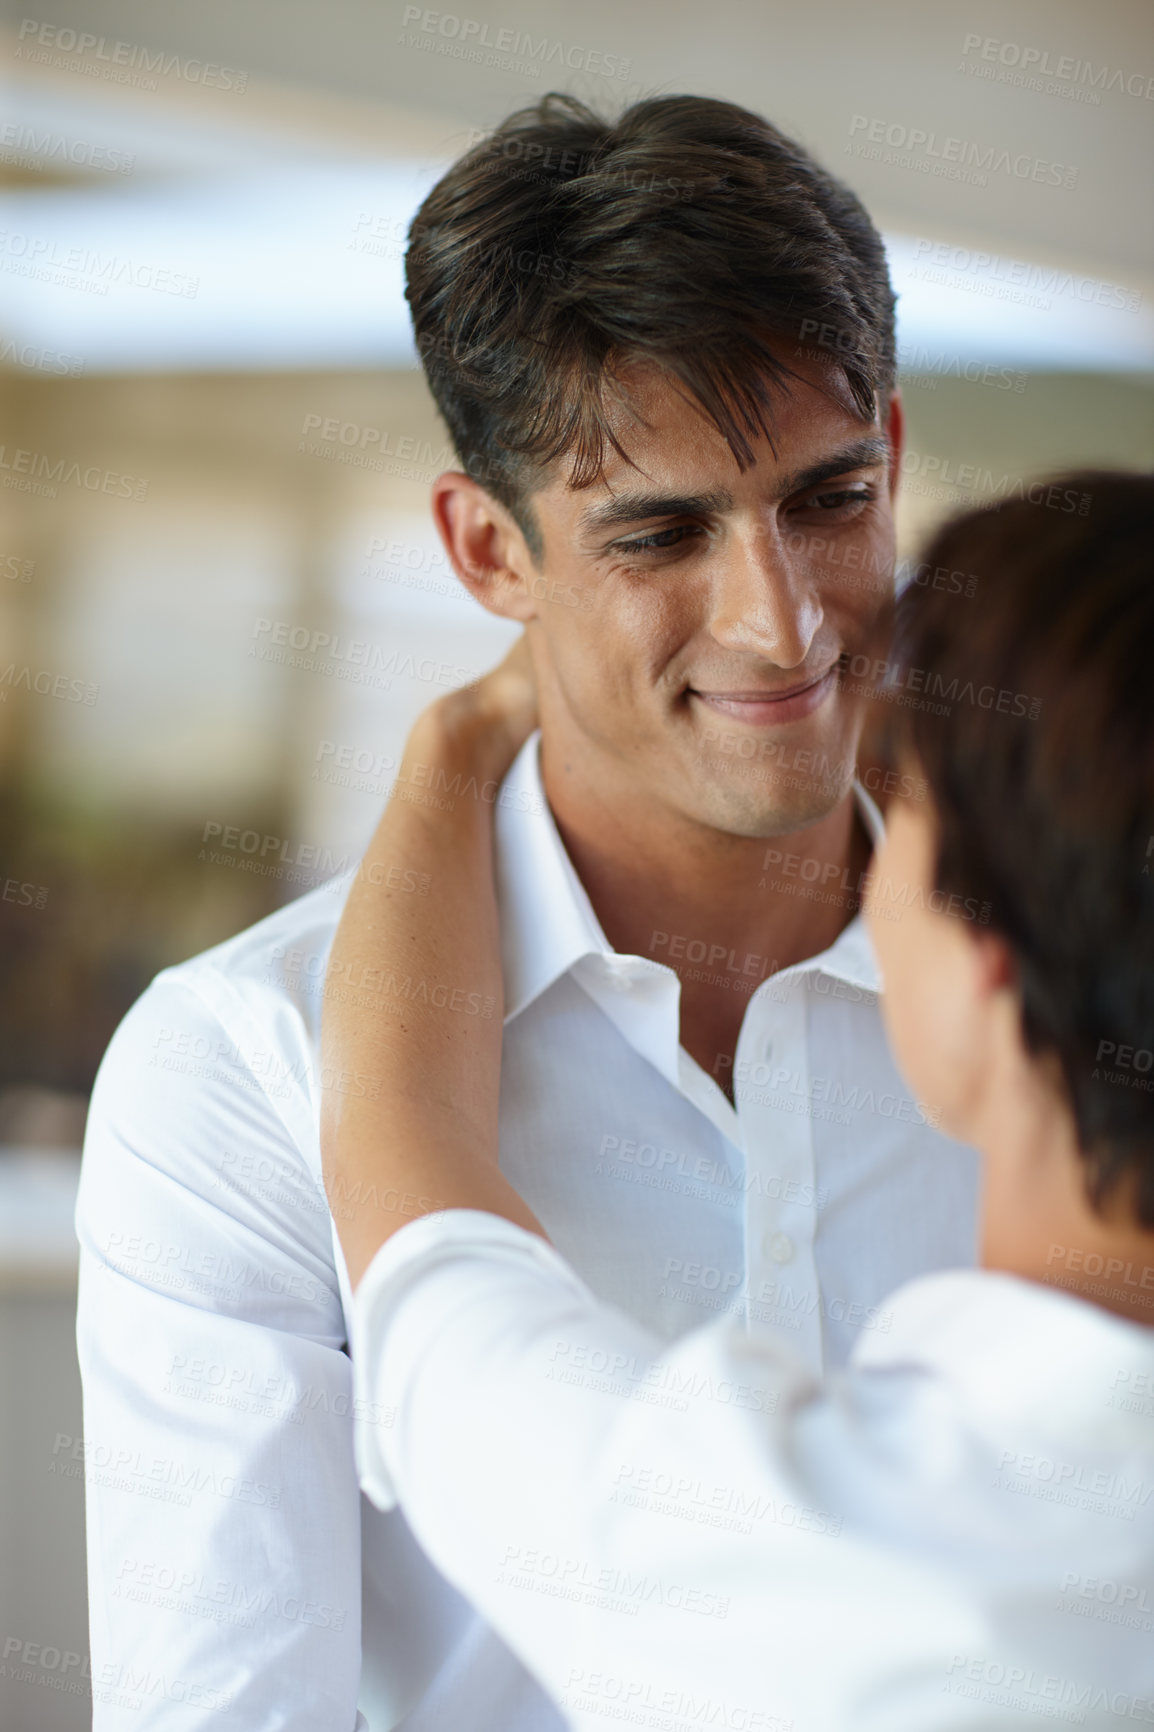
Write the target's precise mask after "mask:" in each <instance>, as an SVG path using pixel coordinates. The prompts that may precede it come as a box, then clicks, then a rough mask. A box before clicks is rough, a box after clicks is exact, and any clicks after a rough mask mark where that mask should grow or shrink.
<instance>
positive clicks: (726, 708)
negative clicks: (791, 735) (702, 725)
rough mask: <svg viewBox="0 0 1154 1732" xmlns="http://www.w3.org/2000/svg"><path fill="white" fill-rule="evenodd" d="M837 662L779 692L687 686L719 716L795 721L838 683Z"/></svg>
mask: <svg viewBox="0 0 1154 1732" xmlns="http://www.w3.org/2000/svg"><path fill="white" fill-rule="evenodd" d="M838 665H839V664H838V663H837V662H834V664H833V666H832V667H829V668H827V669H826V670H825V672H824V673H823V674H818V675H817V677H816V678H810V679H807V680H804V681H800V682H799V683H798V684H796V685H792V686H787V687H786V688H785V689H784V690H782V691H751V692H703V691H698V690H697V688H696V687H692V686H691V687H690V692H691V695H692V696H693V697H695V698H697V700H698V701H699V702H700V703H703V704H705V706H706V707H707V708H708V709H711V710H714V711H716V713H717V714H718V715H722V716H728V717H730V719H731V720H733V721H737V722H746V723H747V724H749V725H750V726H752V727H764V726H765V724H766V723H767V722H768V723H770V724H775V723H776V724H781V723H782V722H795V721H798V720H799V719H800V718H801V717H802V716H808V715H810V714H811V713H812V711H814V710H816V709H817V707H818V705H819V704H822V703H824V702H825V700H826V698H827V697H828V696H829V694H830V692H832V691H833V689H834V687H835V686H836V684H837V671H838Z"/></svg>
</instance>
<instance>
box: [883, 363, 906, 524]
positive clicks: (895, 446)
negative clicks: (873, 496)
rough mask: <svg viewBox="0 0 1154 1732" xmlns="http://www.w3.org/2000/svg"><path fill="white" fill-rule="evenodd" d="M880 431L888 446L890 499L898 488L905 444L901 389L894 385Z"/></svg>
mask: <svg viewBox="0 0 1154 1732" xmlns="http://www.w3.org/2000/svg"><path fill="white" fill-rule="evenodd" d="M882 431H883V432H884V433H885V436H886V439H887V440H888V441H889V447H890V498H891V499H892V498H893V496H894V494H895V493H896V492H897V490H898V476H899V475H900V474H901V467H902V452H903V451H904V450H905V445H906V411H905V405H904V404H903V402H902V394H901V391H900V390H899V389H898V387H897V386H896V385H895V386H894V388H893V390H892V391H891V392H890V400H889V407H888V408H887V410H886V414H885V419H884V421H883V423H882Z"/></svg>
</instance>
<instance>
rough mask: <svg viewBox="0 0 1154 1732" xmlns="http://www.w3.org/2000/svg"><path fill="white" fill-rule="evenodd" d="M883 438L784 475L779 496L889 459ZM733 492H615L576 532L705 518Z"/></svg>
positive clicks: (727, 507) (727, 505)
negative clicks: (656, 520)
mask: <svg viewBox="0 0 1154 1732" xmlns="http://www.w3.org/2000/svg"><path fill="white" fill-rule="evenodd" d="M889 454H890V447H889V443H888V441H887V440H886V439H884V438H881V437H878V438H873V439H858V440H856V441H855V442H854V443H853V444H852V445H847V446H845V448H844V449H843V450H841V451H837V452H835V453H834V455H833V456H832V457H826V458H823V459H822V461H821V462H820V463H814V464H811V465H810V466H809V468H808V469H799V470H798V471H797V472H796V473H795V474H793V475H786V476H784V477H783V478H782V480H781V482H780V484H779V489H778V492H779V497H781V498H783V499H787V498H788V497H789V496H790V494H792V493H801V492H803V491H804V490H805V489H806V488H810V487H817V486H819V485H820V484H821V482H823V481H829V480H831V479H832V478H833V477H834V476H835V475H847V474H849V472H850V471H851V470H854V469H871V468H875V467H876V466H877V465H878V464H879V463H883V464H884V463H886V462H887V461H888V459H889ZM732 509H733V495H732V493H729V492H728V491H727V490H726V489H724V488H722V489H720V490H719V491H717V492H713V493H659V492H657V491H653V492H650V493H619V494H617V495H616V496H615V497H614V498H613V499H608V500H605V501H604V503H602V504H600V505H592V506H590V508H589V510H588V511H586V512H584V513H583V514H582V516H581V517H580V518H579V519H578V521H577V533H578V535H581V536H586V535H594V534H597V533H598V532H599V531H601V530H605V529H619V528H621V527H622V525H625V524H630V523H644V522H646V521H648V520H651V519H653V518H657V517H706V516H710V515H712V514H713V513H715V512H722V511H732Z"/></svg>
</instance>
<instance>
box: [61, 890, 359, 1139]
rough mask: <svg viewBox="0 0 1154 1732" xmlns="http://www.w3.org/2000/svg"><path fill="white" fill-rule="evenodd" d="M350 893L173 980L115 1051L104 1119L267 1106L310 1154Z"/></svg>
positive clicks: (263, 925)
mask: <svg viewBox="0 0 1154 1732" xmlns="http://www.w3.org/2000/svg"><path fill="white" fill-rule="evenodd" d="M347 889H348V883H347V881H346V880H341V879H338V880H334V881H332V882H331V883H329V884H323V885H321V886H320V887H319V888H318V889H316V890H313V891H310V892H309V893H308V894H307V895H305V896H301V897H299V898H298V899H297V900H296V901H295V902H290V903H288V904H287V905H286V906H285V907H284V908H278V909H277V910H276V912H275V913H273V914H270V915H268V916H267V917H266V918H265V919H264V920H261V921H258V922H257V924H256V925H255V926H250V927H246V928H245V930H244V931H243V932H238V933H236V934H235V935H234V936H233V937H232V938H228V939H225V940H224V941H223V942H222V943H220V944H216V945H213V947H212V948H211V949H209V950H205V951H202V952H201V953H200V954H199V955H197V956H193V957H190V958H189V959H188V961H186V962H180V963H177V964H175V965H174V966H172V967H170V968H166V969H163V970H162V971H161V972H160V973H159V974H158V975H157V976H156V978H155V979H154V980H153V981H152V983H151V985H150V986H148V987H147V988H146V990H145V991H144V992H143V993H142V994H141V996H140V997H139V998H138V999H137V1001H136V1003H135V1004H134V1005H133V1006H132V1008H131V1009H130V1010H129V1012H128V1014H127V1015H126V1016H125V1017H124V1019H123V1021H122V1022H121V1024H120V1026H119V1028H118V1029H117V1031H116V1033H115V1034H114V1036H113V1038H112V1041H111V1042H110V1044H109V1047H108V1050H107V1052H106V1053H105V1056H104V1060H103V1063H102V1065H101V1071H100V1076H99V1077H98V1079H97V1087H96V1092H95V1095H94V1110H95V1111H96V1113H97V1116H99V1113H100V1111H101V1110H111V1108H112V1107H113V1106H115V1110H116V1111H117V1112H118V1113H123V1112H124V1111H125V1110H126V1103H131V1109H132V1112H133V1115H134V1116H148V1115H149V1112H150V1110H151V1112H152V1116H153V1117H155V1116H156V1114H157V1113H161V1114H162V1115H163V1113H164V1112H172V1111H174V1110H176V1111H179V1110H181V1107H182V1104H183V1106H184V1107H185V1108H187V1106H188V1103H189V1102H190V1101H192V1102H195V1104H196V1105H197V1108H198V1110H208V1108H209V1104H210V1101H211V1099H212V1097H214V1096H215V1097H216V1099H217V1100H218V1102H219V1103H221V1104H220V1110H221V1111H223V1112H225V1113H226V1114H233V1115H235V1113H238V1112H243V1111H248V1110H251V1107H254V1106H256V1105H257V1104H258V1103H261V1105H262V1110H264V1111H266V1112H267V1111H268V1110H270V1109H271V1112H272V1113H273V1115H275V1117H276V1118H277V1119H279V1120H280V1121H281V1122H282V1124H283V1125H284V1127H285V1129H286V1130H287V1131H288V1134H289V1136H290V1137H291V1139H292V1141H293V1142H295V1143H298V1144H300V1145H302V1146H311V1145H312V1143H313V1142H315V1135H316V1129H315V1127H316V1115H317V1112H318V1110H319V1096H318V1083H319V1078H318V1049H319V1037H320V1013H321V995H322V987H323V982H324V971H325V966H326V963H327V961H328V954H329V949H330V947H331V945H332V940H333V935H334V933H335V931H336V926H337V921H338V920H339V918H340V913H341V909H342V908H343V906H344V898H345V894H346V892H347ZM154 1096H155V1099H154ZM245 1101H248V1102H249V1103H250V1108H248V1109H246V1108H244V1106H243V1103H244V1102H245ZM166 1102H167V1106H166V1105H165V1103H166ZM150 1103H151V1109H150Z"/></svg>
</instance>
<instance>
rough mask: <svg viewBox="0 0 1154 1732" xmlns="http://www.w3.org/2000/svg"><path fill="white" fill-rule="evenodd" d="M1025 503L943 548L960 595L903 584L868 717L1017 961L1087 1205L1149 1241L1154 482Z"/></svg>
mask: <svg viewBox="0 0 1154 1732" xmlns="http://www.w3.org/2000/svg"><path fill="white" fill-rule="evenodd" d="M1030 493H1031V495H1032V496H1033V497H1027V498H1023V499H1020V500H1014V501H1013V502H1010V503H1006V504H1002V505H1000V506H996V507H992V508H989V509H986V510H983V511H977V512H973V513H970V514H968V515H967V516H964V517H961V518H959V519H957V520H956V521H955V522H953V523H950V524H948V525H947V526H946V527H945V528H944V529H943V530H941V531H940V532H939V534H938V535H937V536H936V538H935V539H934V541H933V543H932V544H931V546H930V547H929V548H928V549H927V551H926V554H925V558H924V560H923V562H922V564H921V565H920V566H919V568H918V569H919V571H923V572H924V571H945V572H948V573H959V572H960V573H965V574H967V577H969V578H973V579H976V582H975V583H973V585H972V586H971V587H972V588H973V594H972V595H970V596H966V595H965V594H964V586H958V587H957V588H954V589H951V588H950V586H948V585H945V584H943V586H942V587H941V588H940V589H937V590H935V589H934V588H933V587H931V586H929V585H925V586H922V585H919V584H910V586H909V587H908V588H907V589H906V591H905V592H904V593H903V595H902V596H901V598H900V600H899V602H898V606H897V620H896V633H895V642H894V651H893V654H892V657H891V675H890V679H889V682H888V689H887V690H886V692H884V693H883V694H882V698H881V699H880V700H879V704H878V706H877V707H878V708H879V709H880V710H881V711H882V712H884V715H885V718H886V720H885V734H886V736H887V740H886V746H887V751H888V753H889V754H890V755H892V756H895V757H896V758H898V759H901V758H903V757H904V758H907V759H908V758H911V757H912V758H914V759H916V760H917V762H918V764H919V765H920V767H921V769H922V771H923V773H924V775H925V777H926V779H927V781H928V783H929V785H930V789H931V792H932V796H933V799H934V802H935V806H936V813H937V818H938V823H939V832H940V840H939V852H938V865H937V883H938V888H939V889H941V890H943V891H945V892H952V893H956V894H959V895H962V896H965V897H971V898H977V899H978V900H979V901H988V902H989V904H990V927H991V929H992V930H996V931H998V932H1000V933H1001V934H1002V935H1003V936H1004V937H1005V939H1006V940H1007V941H1008V943H1009V945H1010V947H1011V949H1012V951H1013V955H1014V957H1015V959H1016V962H1017V968H1018V975H1019V984H1020V989H1021V998H1022V1021H1023V1028H1024V1033H1025V1037H1026V1041H1027V1044H1028V1046H1029V1048H1030V1049H1031V1050H1032V1051H1033V1052H1035V1053H1037V1054H1049V1055H1052V1057H1053V1058H1054V1059H1056V1061H1057V1063H1058V1065H1059V1066H1060V1069H1061V1074H1062V1077H1063V1079H1064V1084H1065V1088H1066V1092H1067V1095H1068V1098H1069V1102H1070V1105H1071V1109H1072V1111H1073V1115H1074V1119H1075V1122H1076V1125H1077V1132H1078V1139H1079V1143H1080V1145H1081V1148H1082V1151H1083V1154H1084V1157H1085V1160H1086V1165H1087V1185H1088V1190H1089V1195H1090V1197H1091V1199H1092V1200H1093V1202H1094V1203H1095V1204H1096V1205H1097V1206H1101V1204H1102V1203H1103V1201H1104V1199H1105V1198H1106V1196H1107V1195H1108V1193H1110V1192H1111V1191H1113V1190H1114V1189H1115V1188H1116V1187H1118V1186H1122V1188H1123V1195H1124V1196H1125V1197H1126V1199H1127V1200H1128V1201H1129V1200H1132V1201H1133V1203H1134V1206H1135V1208H1136V1212H1137V1215H1138V1218H1139V1219H1140V1221H1141V1222H1142V1224H1143V1225H1144V1226H1146V1227H1154V478H1152V477H1150V476H1148V475H1126V474H1098V473H1095V474H1084V475H1073V476H1069V477H1067V478H1065V479H1063V480H1062V481H1061V482H1060V483H1057V484H1055V485H1053V486H1051V487H1046V486H1039V487H1037V488H1032V489H1031V490H1030ZM959 591H961V593H960V592H959ZM1003 694H1008V695H1005V696H1004V695H1003Z"/></svg>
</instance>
